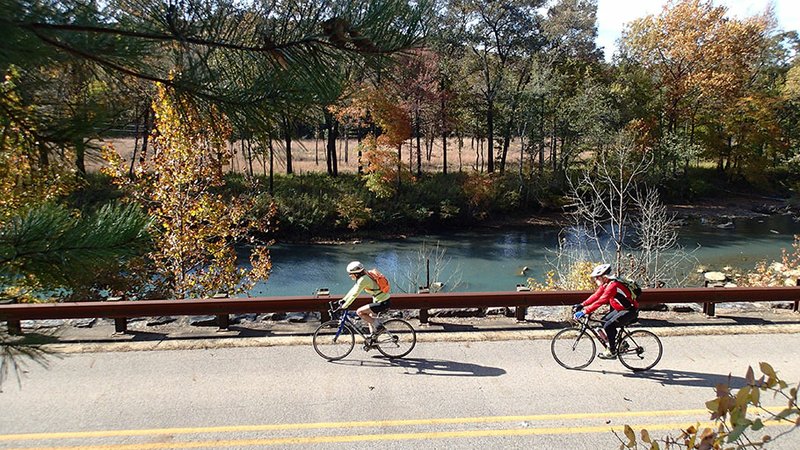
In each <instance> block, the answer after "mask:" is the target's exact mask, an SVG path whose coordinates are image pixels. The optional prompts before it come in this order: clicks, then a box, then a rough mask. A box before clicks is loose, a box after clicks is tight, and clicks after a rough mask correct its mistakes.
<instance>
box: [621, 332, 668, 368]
mask: <svg viewBox="0 0 800 450" xmlns="http://www.w3.org/2000/svg"><path fill="white" fill-rule="evenodd" d="M618 347H619V348H618V349H617V355H618V356H617V357H618V358H619V362H621V363H622V365H623V366H625V367H627V368H628V369H631V370H633V371H634V372H641V371H643V370H648V369H651V368H652V367H653V366H655V365H656V364H658V362H659V361H660V360H661V354H662V353H663V351H664V349H663V347H662V346H661V340H660V339H659V338H658V336H656V335H655V334H653V333H651V332H649V331H647V330H633V331H630V332H626V333H625V335H624V336H623V337H622V339H621V340H620V342H619V345H618Z"/></svg>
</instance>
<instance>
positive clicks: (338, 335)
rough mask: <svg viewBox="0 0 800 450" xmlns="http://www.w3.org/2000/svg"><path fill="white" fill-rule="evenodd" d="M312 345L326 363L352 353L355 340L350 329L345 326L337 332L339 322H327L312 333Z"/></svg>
mask: <svg viewBox="0 0 800 450" xmlns="http://www.w3.org/2000/svg"><path fill="white" fill-rule="evenodd" d="M312 343H313V344H314V350H315V351H316V352H317V354H318V355H319V356H322V357H323V358H325V359H327V360H328V361H336V360H339V359H342V358H344V357H345V356H347V355H349V354H350V352H351V351H353V347H354V346H355V343H356V338H355V336H353V330H352V329H351V328H350V327H348V326H346V325H345V326H343V327H342V329H341V330H339V321H338V320H329V321H327V322H325V323H323V324H322V325H320V326H319V327H318V328H317V330H316V331H315V332H314V338H313V340H312Z"/></svg>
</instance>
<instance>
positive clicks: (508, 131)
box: [500, 119, 522, 173]
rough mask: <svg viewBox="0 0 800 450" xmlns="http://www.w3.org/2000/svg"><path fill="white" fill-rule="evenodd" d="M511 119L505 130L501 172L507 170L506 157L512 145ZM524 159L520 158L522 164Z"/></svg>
mask: <svg viewBox="0 0 800 450" xmlns="http://www.w3.org/2000/svg"><path fill="white" fill-rule="evenodd" d="M511 125H512V124H511V119H508V123H506V129H505V131H504V132H503V153H502V154H501V155H500V173H504V172H505V171H506V158H507V157H508V148H509V147H510V146H511ZM521 163H522V160H520V164H521Z"/></svg>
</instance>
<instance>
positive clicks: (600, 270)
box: [589, 264, 611, 278]
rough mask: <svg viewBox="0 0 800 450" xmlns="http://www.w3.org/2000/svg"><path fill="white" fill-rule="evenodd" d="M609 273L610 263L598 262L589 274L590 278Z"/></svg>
mask: <svg viewBox="0 0 800 450" xmlns="http://www.w3.org/2000/svg"><path fill="white" fill-rule="evenodd" d="M610 273H611V264H600V265H599V266H597V267H595V268H594V270H592V274H591V275H589V276H590V277H592V278H596V277H602V276H603V275H608V274H610Z"/></svg>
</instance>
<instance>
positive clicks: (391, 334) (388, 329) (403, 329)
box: [372, 319, 417, 358]
mask: <svg viewBox="0 0 800 450" xmlns="http://www.w3.org/2000/svg"><path fill="white" fill-rule="evenodd" d="M383 326H384V327H385V329H384V330H383V331H381V332H380V333H379V334H378V335H377V336H375V340H374V341H372V343H373V344H374V345H375V347H377V349H378V351H379V352H381V354H383V355H384V356H386V357H388V358H402V357H403V356H406V355H407V354H409V353H411V350H413V349H414V346H415V345H417V333H416V332H415V331H414V327H412V326H411V324H410V323H408V322H406V321H405V320H402V319H389V320H387V321H386V322H383Z"/></svg>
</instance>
